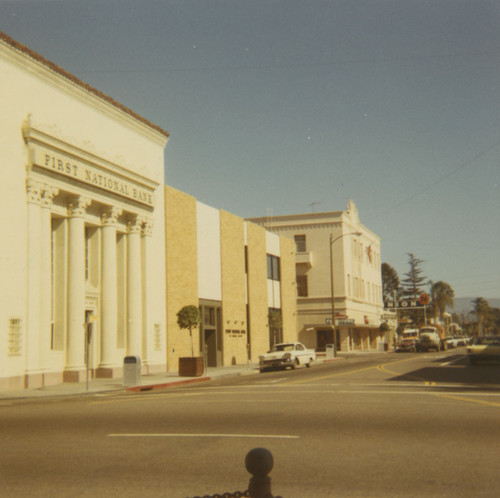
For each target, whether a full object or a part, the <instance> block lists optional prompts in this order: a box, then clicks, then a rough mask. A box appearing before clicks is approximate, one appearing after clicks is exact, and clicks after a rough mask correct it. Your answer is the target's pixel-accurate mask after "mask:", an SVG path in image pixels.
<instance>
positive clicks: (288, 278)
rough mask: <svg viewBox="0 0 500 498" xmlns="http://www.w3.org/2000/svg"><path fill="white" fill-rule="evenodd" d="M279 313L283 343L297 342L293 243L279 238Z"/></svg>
mask: <svg viewBox="0 0 500 498" xmlns="http://www.w3.org/2000/svg"><path fill="white" fill-rule="evenodd" d="M280 258H281V313H282V321H283V341H296V340H297V285H296V282H295V242H294V241H293V240H292V239H288V238H286V237H280Z"/></svg>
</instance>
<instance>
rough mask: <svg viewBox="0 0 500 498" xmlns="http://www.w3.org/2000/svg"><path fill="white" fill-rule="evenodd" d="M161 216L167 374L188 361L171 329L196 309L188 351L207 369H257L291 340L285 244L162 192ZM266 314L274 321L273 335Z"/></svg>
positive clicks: (181, 333) (291, 283)
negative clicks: (275, 347) (252, 365)
mask: <svg viewBox="0 0 500 498" xmlns="http://www.w3.org/2000/svg"><path fill="white" fill-rule="evenodd" d="M165 212H166V268H167V344H168V345H169V349H168V359H169V361H168V365H169V370H176V369H177V363H178V358H179V357H182V356H191V340H190V337H189V332H188V331H186V330H182V329H180V328H179V326H178V325H177V313H178V311H179V310H180V309H181V308H182V307H183V306H186V305H195V306H199V307H200V311H201V318H202V324H201V326H200V328H199V330H197V331H196V333H193V339H194V350H195V355H206V363H207V365H208V366H209V367H213V366H228V365H235V364H244V363H246V362H247V361H256V360H257V358H258V356H259V355H260V354H262V353H263V352H265V351H267V350H268V349H269V347H270V345H272V344H273V343H274V342H277V341H280V340H294V339H296V330H297V328H296V319H297V316H296V290H295V275H294V272H293V268H294V264H295V260H294V244H293V242H292V241H290V240H289V239H287V238H284V237H279V236H278V235H276V234H273V233H270V232H267V231H266V230H264V229H263V228H262V227H260V226H258V225H256V224H254V223H249V222H246V221H245V220H243V219H242V218H239V217H237V216H235V215H233V214H231V213H228V212H227V211H224V210H219V209H216V208H212V207H210V206H207V205H205V204H203V203H200V202H198V201H197V200H196V199H195V198H194V197H192V196H190V195H188V194H185V193H183V192H180V191H178V190H176V189H174V188H172V187H169V186H167V187H165ZM269 261H271V269H272V262H274V263H275V268H278V270H277V271H278V273H277V274H274V273H273V272H272V271H271V272H269V267H270V264H269ZM270 311H275V312H277V313H278V314H279V315H280V316H281V322H282V323H281V327H279V330H277V331H275V330H272V327H271V329H270V327H269V318H268V317H269V312H270Z"/></svg>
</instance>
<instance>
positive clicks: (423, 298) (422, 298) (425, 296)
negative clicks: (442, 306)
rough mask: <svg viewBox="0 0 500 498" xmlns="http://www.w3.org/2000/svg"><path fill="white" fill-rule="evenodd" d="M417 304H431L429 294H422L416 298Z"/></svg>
mask: <svg viewBox="0 0 500 498" xmlns="http://www.w3.org/2000/svg"><path fill="white" fill-rule="evenodd" d="M418 302H419V303H420V304H423V305H424V306H425V305H426V304H429V303H430V302H431V296H429V294H426V293H425V292H424V293H423V294H420V297H419V298H418Z"/></svg>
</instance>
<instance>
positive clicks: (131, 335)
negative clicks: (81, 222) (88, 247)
mask: <svg viewBox="0 0 500 498" xmlns="http://www.w3.org/2000/svg"><path fill="white" fill-rule="evenodd" d="M141 228H142V220H141V218H139V216H135V217H134V218H133V219H132V220H131V221H130V222H129V223H128V234H127V249H128V250H127V314H128V327H127V355H129V356H130V355H139V356H142V259H141Z"/></svg>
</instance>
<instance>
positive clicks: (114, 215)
mask: <svg viewBox="0 0 500 498" xmlns="http://www.w3.org/2000/svg"><path fill="white" fill-rule="evenodd" d="M122 211H123V210H122V209H120V208H117V207H116V206H107V207H106V208H105V209H104V210H103V211H102V213H101V222H102V224H103V226H114V225H116V224H117V222H118V216H120V215H121V214H122Z"/></svg>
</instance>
